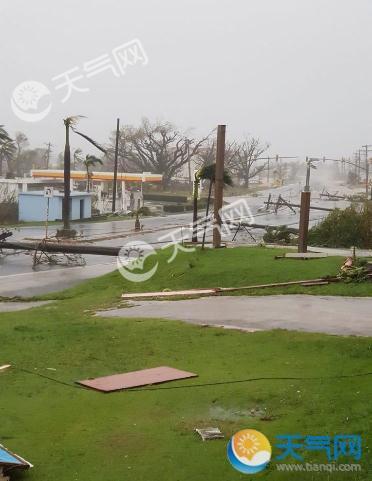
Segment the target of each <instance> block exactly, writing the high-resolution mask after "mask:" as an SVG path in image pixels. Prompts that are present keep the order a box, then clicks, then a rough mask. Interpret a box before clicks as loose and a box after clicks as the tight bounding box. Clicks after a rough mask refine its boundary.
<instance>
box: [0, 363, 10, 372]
mask: <svg viewBox="0 0 372 481" xmlns="http://www.w3.org/2000/svg"><path fill="white" fill-rule="evenodd" d="M11 366H12V365H11V364H4V365H3V366H0V372H3V371H5V370H6V369H9V368H10V367H11Z"/></svg>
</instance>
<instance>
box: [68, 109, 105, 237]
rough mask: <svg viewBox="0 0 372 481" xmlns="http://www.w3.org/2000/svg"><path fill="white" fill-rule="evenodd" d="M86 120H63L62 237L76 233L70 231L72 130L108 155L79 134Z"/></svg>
mask: <svg viewBox="0 0 372 481" xmlns="http://www.w3.org/2000/svg"><path fill="white" fill-rule="evenodd" d="M82 118H84V116H83V115H74V116H71V117H66V118H65V119H64V120H63V123H64V124H65V151H64V157H63V159H64V167H63V169H64V172H63V177H64V191H65V194H64V198H63V210H62V212H63V215H62V217H63V232H62V233H61V235H63V236H68V237H69V236H71V235H74V231H71V229H70V198H71V192H70V179H71V150H70V129H71V130H72V131H73V132H75V133H76V134H78V135H80V136H81V137H83V138H84V139H86V140H88V142H90V143H91V144H93V145H94V146H95V147H97V148H98V149H99V150H101V151H102V152H103V153H106V150H105V149H104V148H103V147H102V146H101V145H100V144H98V143H97V142H96V141H94V140H93V139H91V138H90V137H88V135H86V134H82V133H81V132H78V131H77V130H76V128H75V127H76V125H77V123H78V121H79V120H80V119H82Z"/></svg>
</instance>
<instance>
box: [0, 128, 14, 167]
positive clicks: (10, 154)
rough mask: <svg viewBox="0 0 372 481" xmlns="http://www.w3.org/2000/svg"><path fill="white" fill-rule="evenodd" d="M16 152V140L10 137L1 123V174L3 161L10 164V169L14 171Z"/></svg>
mask: <svg viewBox="0 0 372 481" xmlns="http://www.w3.org/2000/svg"><path fill="white" fill-rule="evenodd" d="M15 153H16V146H15V144H14V140H13V139H11V138H10V137H9V134H8V132H7V131H6V130H5V128H4V126H3V125H0V176H1V175H2V173H3V162H4V161H5V162H6V163H7V165H8V170H9V171H12V169H13V165H12V161H13V159H14V156H15Z"/></svg>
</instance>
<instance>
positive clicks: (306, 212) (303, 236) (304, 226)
mask: <svg viewBox="0 0 372 481" xmlns="http://www.w3.org/2000/svg"><path fill="white" fill-rule="evenodd" d="M306 164H307V170H306V185H305V188H304V190H303V191H302V192H301V204H300V224H299V236H298V252H307V238H308V232H309V217H310V200H311V192H310V169H311V159H309V158H308V157H306Z"/></svg>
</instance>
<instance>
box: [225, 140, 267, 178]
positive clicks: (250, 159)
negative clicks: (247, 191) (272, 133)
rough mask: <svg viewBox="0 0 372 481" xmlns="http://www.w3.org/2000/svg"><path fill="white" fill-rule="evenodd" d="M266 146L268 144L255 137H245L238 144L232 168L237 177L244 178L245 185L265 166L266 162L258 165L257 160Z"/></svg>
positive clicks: (265, 149)
mask: <svg viewBox="0 0 372 481" xmlns="http://www.w3.org/2000/svg"><path fill="white" fill-rule="evenodd" d="M268 148H269V144H267V143H265V144H261V142H260V139H258V138H255V137H247V138H246V139H245V140H244V141H243V142H242V143H241V144H240V145H239V148H238V150H237V152H236V154H235V156H234V159H233V164H232V168H233V170H234V172H235V173H236V174H237V176H238V178H239V179H243V180H244V185H245V187H249V181H250V179H252V178H253V177H255V176H256V175H258V174H259V173H260V172H262V171H263V170H265V169H266V168H267V166H266V164H261V165H259V161H260V157H261V156H262V154H264V153H265V152H266V151H267V149H268Z"/></svg>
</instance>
